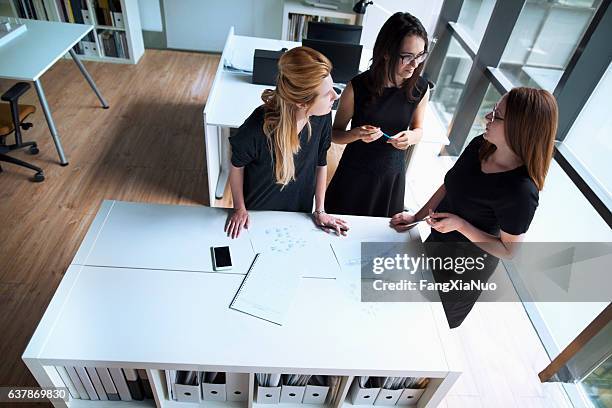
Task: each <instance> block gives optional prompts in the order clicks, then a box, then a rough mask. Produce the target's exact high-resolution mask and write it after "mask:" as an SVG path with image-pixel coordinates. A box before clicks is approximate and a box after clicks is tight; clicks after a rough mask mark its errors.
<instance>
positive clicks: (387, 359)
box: [23, 201, 460, 408]
mask: <svg viewBox="0 0 612 408" xmlns="http://www.w3.org/2000/svg"><path fill="white" fill-rule="evenodd" d="M152 207H153V208H152ZM198 208H199V209H203V210H205V211H206V210H211V209H209V208H202V207H179V206H151V205H147V204H135V203H122V202H114V201H109V202H105V203H104V204H103V205H102V207H101V209H100V212H99V214H98V216H97V217H96V219H95V221H94V222H93V223H92V225H91V227H90V230H89V232H88V234H87V236H86V238H85V240H84V241H83V243H82V245H81V247H80V248H79V251H78V253H77V255H76V256H75V259H74V261H73V263H72V264H71V266H70V267H69V268H68V270H67V272H66V274H65V276H64V278H63V279H62V281H61V283H60V285H59V287H58V289H57V291H56V293H55V295H54V296H53V299H52V300H51V303H50V305H49V307H48V308H47V310H46V312H45V314H44V316H43V318H42V320H41V322H40V323H39V325H38V327H37V329H36V332H35V333H34V335H33V337H32V339H31V340H30V343H29V345H28V347H27V349H26V351H25V352H24V354H23V359H24V361H25V362H26V364H27V365H28V367H29V369H30V370H31V371H32V373H33V374H34V376H35V377H36V379H37V381H38V382H39V384H40V385H41V386H53V385H55V386H60V385H61V383H60V381H61V380H59V379H58V377H57V376H56V375H54V374H53V372H54V371H53V367H51V366H56V365H77V366H104V367H133V368H146V369H148V375H149V378H151V379H152V380H151V381H152V384H153V391H154V394H155V401H156V404H157V406H158V407H163V406H175V405H173V402H172V401H171V400H168V397H167V392H166V391H165V390H164V388H165V385H164V384H163V382H164V381H163V378H164V377H163V372H162V371H161V370H165V369H193V370H202V371H228V372H239V373H249V374H250V375H252V373H255V372H296V373H312V374H327V375H341V376H346V378H347V381H348V379H349V378H350V379H351V380H352V376H354V375H382V376H388V375H398V376H428V377H430V378H431V379H432V380H431V382H430V385H429V386H428V389H427V390H426V392H425V394H424V395H423V397H421V399H420V400H419V404H418V406H419V407H421V408H423V407H430V408H433V407H435V406H437V404H438V403H439V402H440V401H441V400H442V399H443V397H444V395H445V394H446V393H447V392H448V389H449V388H450V387H451V386H452V384H453V383H454V382H455V381H456V379H457V378H458V376H459V375H460V369H459V367H458V366H457V365H456V364H455V363H454V358H453V356H452V350H451V349H449V348H448V344H447V342H446V341H445V339H446V338H447V336H449V333H450V330H449V329H448V326H447V324H446V319H445V317H444V312H443V311H442V307H441V305H440V304H439V303H426V302H411V303H362V302H361V301H360V290H359V288H360V279H361V276H360V268H359V267H358V266H356V267H344V266H343V267H342V268H341V270H340V272H339V274H338V275H337V276H335V277H334V278H333V279H303V280H302V285H301V287H300V290H299V292H298V294H297V297H296V299H295V302H294V305H293V306H292V308H291V309H290V313H289V318H288V320H287V324H285V325H283V326H277V325H273V324H270V323H268V322H265V321H263V320H261V319H256V318H253V317H251V316H248V315H245V314H243V313H239V312H236V311H233V310H231V309H229V307H228V306H229V304H230V302H231V300H232V298H233V296H234V294H235V292H236V290H237V288H238V287H239V285H240V284H241V282H242V279H243V276H242V275H241V274H230V273H209V272H202V270H203V269H206V268H205V267H203V266H202V267H200V268H199V269H200V271H199V272H198V271H185V270H179V269H178V268H176V267H175V270H162V269H151V268H132V267H130V266H129V265H113V266H109V265H98V266H91V265H87V261H86V260H85V261H83V259H85V258H86V257H87V256H90V255H91V254H93V253H95V252H96V251H97V249H96V247H97V246H98V245H100V242H99V239H100V238H101V237H102V235H101V234H103V231H104V225H106V224H107V223H109V222H113V219H115V220H123V221H124V225H123V232H119V231H115V233H114V234H116V235H117V237H118V241H117V245H116V246H115V250H117V251H120V252H121V251H124V250H123V249H122V248H121V246H122V245H124V243H125V242H126V241H125V240H124V238H125V236H126V235H128V236H129V235H131V236H132V238H134V239H137V238H139V237H141V236H142V233H141V232H140V231H137V229H139V228H141V226H142V225H141V224H140V222H139V221H136V222H135V223H133V224H132V223H130V222H129V221H127V220H128V218H126V217H125V216H126V215H128V214H134V213H135V211H137V210H140V211H141V212H143V213H147V212H149V213H151V212H154V213H155V214H156V216H158V217H161V218H162V220H163V219H169V220H170V223H171V224H172V225H173V228H165V229H164V230H163V233H164V234H165V235H166V236H165V237H161V236H159V235H156V234H158V233H159V232H160V231H156V227H155V226H153V227H152V229H151V230H149V231H147V233H148V234H150V235H151V236H152V237H153V238H160V239H162V241H163V242H166V241H172V240H174V239H175V240H177V241H178V242H183V238H182V236H183V235H184V232H185V231H186V230H187V231H189V228H191V227H190V224H192V223H193V222H194V218H193V213H191V214H190V211H193V210H196V211H197V209H198ZM213 211H220V210H216V209H213ZM180 214H183V216H182V217H181V216H180ZM211 214H212V215H211ZM253 215H254V225H255V224H256V223H260V224H263V223H265V222H267V220H269V219H272V218H274V219H277V220H278V224H276V226H279V225H285V224H286V223H289V224H290V225H294V226H298V225H299V224H301V225H302V226H305V227H308V226H309V225H311V223H312V221H310V219H309V218H308V216H305V215H304V214H296V213H269V212H263V213H254V214H253ZM208 216H209V218H213V219H214V220H212V224H214V223H218V222H219V221H220V220H222V219H223V218H224V217H223V214H221V213H220V212H219V213H216V212H213V213H209V214H208ZM180 218H183V221H182V222H181V220H180ZM201 221H202V223H203V224H206V223H207V222H209V224H210V221H211V220H206V219H202V220H201ZM349 221H350V222H351V224H352V227H353V232H354V234H352V238H351V236H349V237H348V238H338V237H334V236H332V235H326V234H325V233H324V232H322V231H317V232H318V234H317V235H309V234H307V235H309V238H308V239H313V237H314V239H319V238H320V239H322V240H327V239H330V240H334V239H335V240H343V241H344V242H346V243H353V244H359V240H361V239H367V237H372V238H374V239H389V240H397V239H398V237H400V238H399V239H401V240H412V239H415V237H413V236H411V235H410V234H397V233H395V232H394V231H393V230H391V229H390V228H388V226H387V225H386V222H388V220H384V219H377V218H367V217H350V220H349ZM207 225H208V224H207ZM267 226H269V225H267ZM263 227H264V225H261V226H260V228H263ZM382 227H386V228H384V229H382ZM213 235H214V233H213V232H210V231H209V234H208V235H202V237H200V238H201V240H202V241H201V242H199V244H201V247H202V252H207V251H206V249H205V247H207V246H208V245H210V243H211V242H210V241H207V240H208V239H209V238H210V236H213ZM207 237H208V238H207ZM253 237H256V234H255V233H253V234H251V239H253V241H254V242H255V241H257V239H258V238H253ZM215 239H216V238H215ZM336 242H338V241H336ZM157 249H158V248H156V247H153V248H151V249H150V253H151V255H152V256H153V257H156V256H157V255H155V254H154V253H155V252H156V251H157ZM107 255H108V256H111V254H107ZM192 256H193V257H194V258H198V257H199V254H197V253H195V254H193V255H192ZM109 259H110V258H109ZM173 262H175V263H180V261H179V260H178V257H172V256H170V259H169V260H168V261H167V262H166V264H167V265H169V264H171V263H173ZM179 266H180V265H179ZM308 266H310V264H309V265H308ZM280 272H282V271H279V273H280ZM364 350H367V352H364ZM348 385H350V382H349V384H346V387H348ZM252 391H253V390H252V389H251V392H250V393H249V398H250V399H251V401H252V398H253V395H252ZM76 402H77V404H75V405H74V406H79V407H87V406H91V407H95V406H97V405H95V404H96V403H95V402H94V403H89V402H88V401H76ZM109 404H111V405H109V406H115V405H112V404H114V403H110V402H109ZM121 404H123V403H121V402H119V403H116V406H117V407H118V408H119V407H121V406H122V405H121ZM206 404H210V403H209V402H207V403H206ZM254 405H255V404H253V403H249V404H248V407H251V406H254ZM350 405H351V404H350V403H349V401H348V400H346V401H345V400H344V399H343V400H342V401H340V403H339V404H337V405H334V407H331V406H329V407H330V408H340V407H341V406H347V407H350ZM56 406H66V405H62V404H59V403H58V404H57V405H56ZM70 406H72V403H71V405H70ZM176 406H181V405H180V404H179V405H176ZM185 406H186V405H185ZM196 406H197V405H196ZM206 406H209V405H206ZM222 406H225V407H227V408H248V407H247V402H245V403H244V405H236V404H235V403H233V404H232V403H227V404H221V405H219V408H221V407H222ZM326 407H327V406H326ZM317 408H323V406H318V407H317Z"/></svg>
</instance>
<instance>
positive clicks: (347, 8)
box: [282, 0, 355, 41]
mask: <svg viewBox="0 0 612 408" xmlns="http://www.w3.org/2000/svg"><path fill="white" fill-rule="evenodd" d="M337 5H338V9H337V10H331V9H326V8H322V7H314V6H310V5H307V4H306V3H304V2H303V1H301V0H284V1H283V27H282V39H283V40H285V41H302V38H301V37H300V38H292V35H291V34H290V32H289V31H290V27H291V19H292V17H293V16H296V15H300V16H309V17H311V18H316V19H329V20H330V21H332V22H337V23H342V24H355V13H354V12H353V4H351V2H345V1H342V2H340V1H338V2H337ZM304 26H305V24H304ZM304 29H305V27H302V30H301V31H302V33H304ZM298 37H299V35H298Z"/></svg>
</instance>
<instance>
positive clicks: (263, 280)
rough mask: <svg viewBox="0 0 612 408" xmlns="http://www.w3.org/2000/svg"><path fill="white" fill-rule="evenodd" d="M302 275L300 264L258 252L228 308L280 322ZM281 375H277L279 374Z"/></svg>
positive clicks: (283, 320)
mask: <svg viewBox="0 0 612 408" xmlns="http://www.w3.org/2000/svg"><path fill="white" fill-rule="evenodd" d="M302 274H303V271H302V268H301V265H300V264H299V263H295V262H294V259H293V257H290V256H288V255H284V254H269V253H261V254H257V256H256V257H255V260H254V261H253V264H252V265H251V268H250V269H249V272H248V273H247V275H246V276H245V277H244V280H243V281H242V284H241V285H240V288H239V289H238V292H237V293H236V296H235V297H234V300H232V303H231V304H230V308H231V309H234V310H238V311H240V312H243V313H246V314H249V315H251V316H254V317H258V318H260V319H263V320H267V321H269V322H271V323H275V324H278V325H283V324H284V323H285V321H286V318H287V315H288V313H289V309H290V308H291V305H292V304H293V301H294V299H295V295H296V292H297V290H298V287H299V286H300V282H301V280H302V278H301V276H302ZM279 378H280V377H279Z"/></svg>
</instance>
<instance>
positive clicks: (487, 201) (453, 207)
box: [431, 136, 539, 241]
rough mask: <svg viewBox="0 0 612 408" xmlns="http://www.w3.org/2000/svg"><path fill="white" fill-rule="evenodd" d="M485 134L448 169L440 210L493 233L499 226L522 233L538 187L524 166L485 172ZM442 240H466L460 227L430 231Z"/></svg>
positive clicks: (534, 207) (471, 143)
mask: <svg viewBox="0 0 612 408" xmlns="http://www.w3.org/2000/svg"><path fill="white" fill-rule="evenodd" d="M483 142H484V138H483V137H482V136H477V137H476V138H474V139H473V140H472V141H471V142H470V144H469V145H468V146H467V147H466V148H465V150H464V151H463V153H461V155H460V156H459V158H458V159H457V162H456V163H455V165H454V166H453V167H452V168H451V169H450V170H449V171H448V172H447V173H446V176H445V177H444V186H445V188H446V195H445V197H444V199H443V200H442V202H440V205H438V208H437V209H436V211H437V212H449V213H453V214H455V215H458V216H459V217H461V218H463V219H465V220H466V221H467V222H469V223H470V224H472V225H473V226H475V227H476V228H478V229H480V230H482V231H484V232H487V233H489V234H492V235H499V231H500V229H501V230H502V231H504V232H507V233H508V234H512V235H520V234H522V233H524V232H526V231H527V229H528V228H529V225H530V224H531V220H532V219H533V215H534V213H535V210H536V208H537V207H538V198H539V194H538V189H537V187H536V185H535V183H534V182H533V180H532V179H531V178H530V177H529V174H528V173H527V168H526V167H525V166H520V167H517V168H516V169H513V170H509V171H503V172H499V173H483V172H482V170H481V167H480V160H479V158H478V150H479V149H480V146H481V145H482V143H483ZM431 233H432V239H433V240H439V241H467V238H466V237H465V236H463V235H462V234H460V233H458V232H457V231H453V232H451V233H447V234H442V233H439V232H437V231H435V230H432V231H431Z"/></svg>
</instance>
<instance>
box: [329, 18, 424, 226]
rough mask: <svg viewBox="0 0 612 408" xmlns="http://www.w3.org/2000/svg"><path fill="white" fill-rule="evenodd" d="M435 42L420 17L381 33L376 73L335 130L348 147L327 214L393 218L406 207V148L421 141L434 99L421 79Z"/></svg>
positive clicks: (362, 84) (390, 24) (397, 21)
mask: <svg viewBox="0 0 612 408" xmlns="http://www.w3.org/2000/svg"><path fill="white" fill-rule="evenodd" d="M428 44H429V43H428V40H427V32H426V31H425V28H424V27H423V25H422V24H421V22H420V21H419V20H418V19H417V18H416V17H414V16H413V15H411V14H409V13H395V14H394V15H392V16H391V17H390V18H389V19H388V20H387V21H386V22H385V24H384V25H383V27H382V28H381V30H380V32H379V33H378V37H377V38H376V42H375V44H374V50H373V56H372V65H371V67H370V69H369V70H367V71H365V72H363V73H361V74H359V75H357V76H356V77H355V78H353V79H352V80H351V81H350V82H349V84H347V86H346V89H345V90H344V92H343V93H342V96H341V97H340V105H339V107H338V112H337V113H336V118H335V120H334V126H333V131H332V141H333V142H334V143H337V144H345V145H347V146H346V148H345V149H344V153H343V154H342V158H341V159H340V163H339V164H338V168H337V170H336V173H335V174H334V177H333V178H332V180H331V182H330V184H329V186H328V188H327V194H326V199H325V207H326V208H327V211H329V212H331V213H336V214H352V215H368V216H378V217H390V216H391V215H393V214H395V213H397V212H399V211H402V209H403V208H404V190H405V184H406V181H405V180H406V150H407V149H408V148H409V147H410V146H412V145H414V144H416V143H418V142H419V141H420V140H421V137H422V135H423V120H424V116H425V108H426V105H427V101H428V100H429V87H428V84H427V81H426V80H425V79H423V78H422V77H421V71H422V70H423V62H424V61H425V59H426V57H427V48H428ZM349 121H350V122H351V129H350V130H346V128H347V125H348V123H349Z"/></svg>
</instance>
